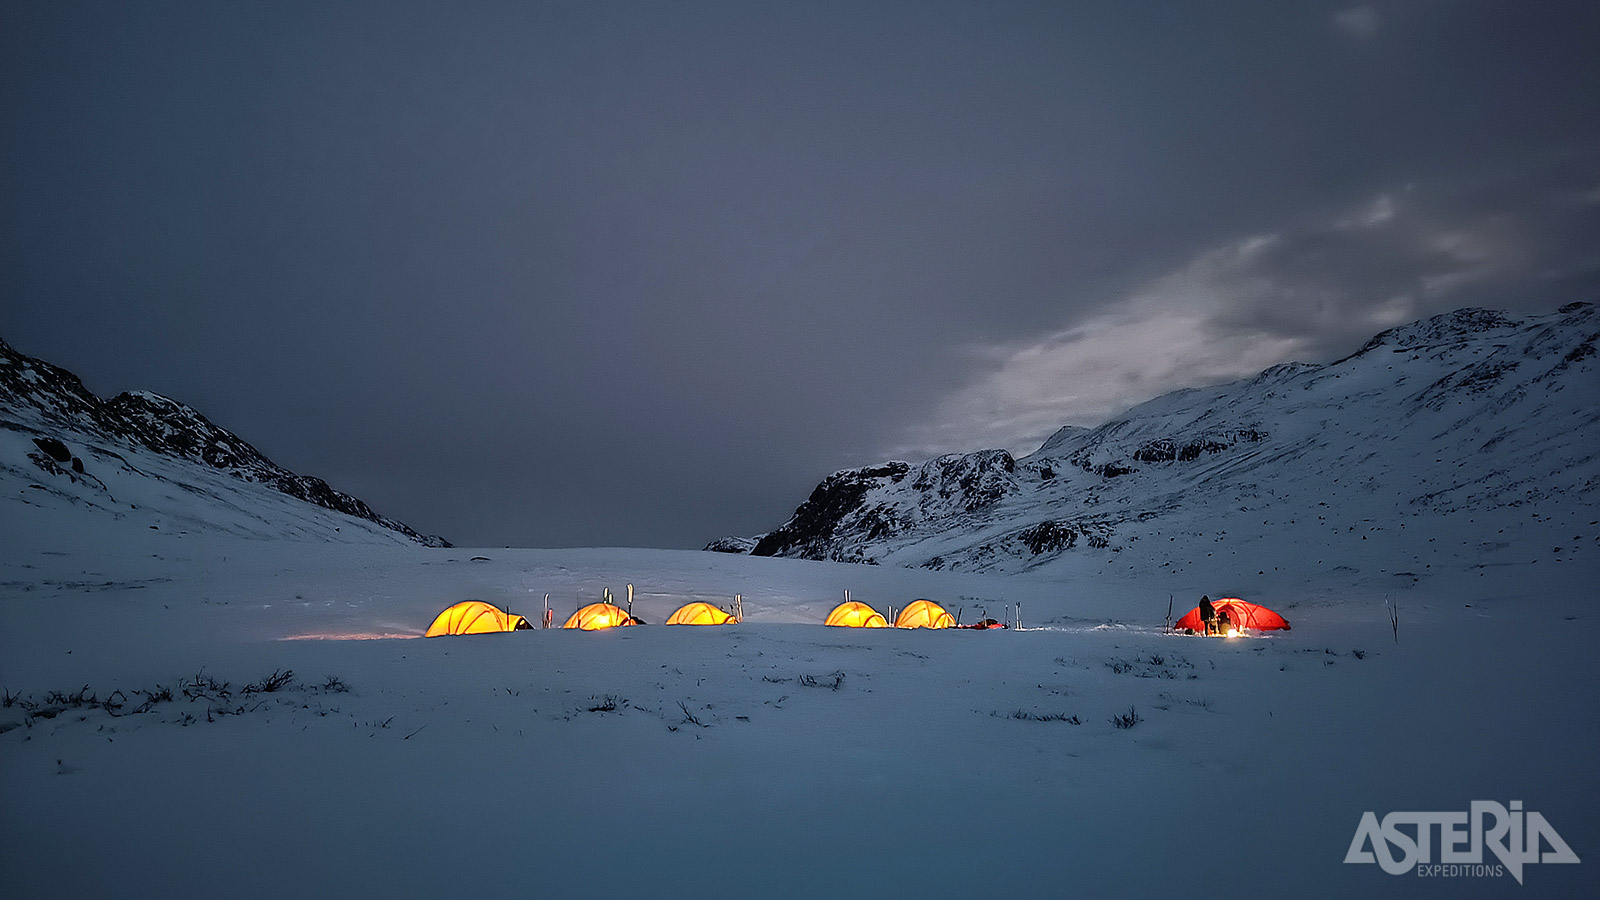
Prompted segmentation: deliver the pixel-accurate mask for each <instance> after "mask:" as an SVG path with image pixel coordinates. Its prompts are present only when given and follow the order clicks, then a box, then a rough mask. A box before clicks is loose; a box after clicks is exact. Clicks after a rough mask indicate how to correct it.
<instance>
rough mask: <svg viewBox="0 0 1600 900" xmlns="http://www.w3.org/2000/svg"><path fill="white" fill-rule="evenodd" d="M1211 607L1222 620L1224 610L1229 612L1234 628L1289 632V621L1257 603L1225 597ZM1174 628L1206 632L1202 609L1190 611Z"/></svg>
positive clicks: (1212, 602) (1213, 602) (1196, 608)
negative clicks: (1201, 615) (1201, 614)
mask: <svg viewBox="0 0 1600 900" xmlns="http://www.w3.org/2000/svg"><path fill="white" fill-rule="evenodd" d="M1211 605H1212V606H1214V607H1216V609H1217V617H1218V618H1221V616H1222V611H1223V610H1227V611H1228V618H1229V619H1231V620H1232V621H1233V627H1235V628H1238V629H1241V630H1243V629H1250V630H1252V631H1288V630H1289V620H1288V619H1285V618H1284V617H1283V616H1280V615H1278V614H1277V613H1275V612H1273V611H1272V610H1270V609H1267V608H1266V607H1265V606H1260V605H1258V604H1255V603H1246V602H1245V601H1243V600H1240V599H1239V598H1238V597H1223V598H1222V599H1220V600H1213V601H1211ZM1172 627H1173V628H1175V629H1177V630H1179V631H1182V630H1184V629H1185V628H1187V629H1189V630H1190V631H1198V632H1203V631H1205V630H1206V629H1205V623H1203V622H1201V621H1200V607H1198V606H1196V607H1195V608H1194V609H1191V610H1189V612H1188V613H1186V614H1185V615H1184V617H1183V618H1181V619H1179V620H1178V621H1177V624H1175V625H1173V626H1172Z"/></svg>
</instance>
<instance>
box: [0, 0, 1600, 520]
mask: <svg viewBox="0 0 1600 900" xmlns="http://www.w3.org/2000/svg"><path fill="white" fill-rule="evenodd" d="M0 9H3V19H0V202H3V204H4V208H3V211H4V215H3V219H0V338H4V339H5V340H6V341H8V342H9V343H11V344H12V345H13V346H14V347H16V348H17V349H18V350H20V351H22V352H24V353H28V354H30V355H34V356H39V357H43V358H45V359H47V360H49V361H52V362H55V363H57V364H59V365H63V366H66V367H67V368H69V369H72V370H73V371H75V372H77V373H78V374H79V375H81V376H82V377H83V378H84V380H85V381H86V382H87V384H88V386H89V387H90V388H91V389H92V390H94V391H96V392H98V393H100V394H103V395H104V394H113V393H116V392H118V391H122V390H132V389H141V388H143V389H149V390H154V391H157V392H160V393H163V394H167V395H169V396H172V397H175V398H177V399H180V400H183V401H185V402H188V403H190V404H191V405H193V406H195V407H197V408H198V409H200V410H201V411H202V412H204V413H206V414H207V415H208V416H210V417H211V418H212V419H213V420H215V421H216V422H218V423H219V424H221V425H223V426H225V427H227V428H230V429H232V430H234V431H236V432H238V433H239V434H240V435H241V436H242V437H244V438H245V439H246V440H248V441H250V442H251V443H253V444H255V445H256V446H257V447H259V448H260V449H261V450H262V451H263V452H265V453H266V454H267V455H268V456H270V457H272V458H273V459H274V460H276V461H277V462H279V463H280V464H283V465H285V466H288V467H289V468H292V469H294V470H296V471H300V472H305V473H309V474H315V475H320V476H322V477H325V478H327V479H328V480H329V481H331V482H332V483H333V484H334V485H335V486H336V487H339V488H342V489H344V490H347V491H350V492H352V493H354V494H356V495H358V496H360V497H362V498H364V499H366V500H368V501H369V502H370V503H372V504H373V505H374V506H375V507H376V508H377V509H379V510H380V511H381V512H384V513H387V514H389V515H393V516H395V517H397V518H400V519H402V520H404V521H406V522H408V523H409V524H411V525H413V526H415V527H417V528H419V529H422V530H424V531H430V532H437V533H439V534H443V535H444V536H446V537H447V538H449V539H451V540H453V541H455V542H456V543H458V544H478V545H490V546H492V545H502V544H510V545H526V546H573V545H642V546H663V547H698V546H700V545H702V544H704V543H705V542H706V541H707V540H709V539H711V538H714V537H718V536H721V535H725V534H751V533H756V532H760V531H764V530H767V529H770V528H772V527H775V526H777V525H778V524H781V523H782V522H783V521H784V520H785V519H786V518H787V517H788V515H789V513H790V512H791V511H792V510H793V508H794V506H795V505H796V504H798V503H799V502H800V501H801V500H803V499H804V498H805V496H806V494H807V493H808V492H809V491H810V489H811V488H812V487H813V486H814V485H815V483H816V482H817V481H818V480H819V479H820V478H821V477H823V476H825V475H826V474H828V473H829V472H830V471H833V470H835V469H838V468H842V467H846V466H853V465H862V464H868V463H872V462H876V461H879V460H881V459H884V458H888V457H911V458H916V457H920V456H926V455H931V454H933V453H936V452H942V451H947V450H975V449H979V448H983V447H990V446H1003V447H1007V448H1010V449H1012V450H1014V451H1016V452H1026V451H1027V450H1031V449H1033V448H1034V447H1036V446H1037V445H1038V442H1039V441H1040V440H1041V439H1042V438H1043V437H1044V436H1046V435H1047V434H1048V433H1049V432H1051V431H1052V430H1054V429H1055V428H1056V427H1057V426H1059V425H1062V424H1066V423H1072V424H1081V425H1092V424H1096V423H1098V422H1101V421H1104V420H1105V419H1106V418H1107V417H1108V416H1109V415H1111V414H1113V413H1115V412H1117V411H1119V410H1121V409H1124V408H1126V407H1127V406H1129V405H1131V404H1133V403H1135V402H1138V401H1141V400H1145V399H1148V398H1150V397H1153V396H1156V395H1158V394H1160V393H1163V392H1165V391H1167V390H1170V389H1172V388H1176V387H1183V386H1188V385H1192V384H1196V383H1207V382H1214V381H1220V380H1226V379H1229V378H1233V377H1237V376H1242V375H1248V374H1252V373H1254V372H1256V371H1258V370H1260V369H1262V368H1264V367H1266V366H1268V365H1272V364H1274V363H1278V362H1283V361H1287V360H1291V359H1298V360H1303V361H1308V362H1326V361H1328V360H1331V359H1333V358H1336V357H1338V356H1341V355H1344V354H1346V353H1349V352H1350V351H1352V350H1354V349H1355V348H1356V347H1357V346H1359V345H1360V344H1361V343H1362V342H1363V341H1364V340H1365V339H1366V338H1368V337H1370V336H1371V335H1372V334H1374V333H1376V332H1377V331H1379V330H1381V329H1383V328H1385V327H1388V326H1390V325H1393V324H1398V323H1400V322H1404V321H1409V320H1411V319H1414V318H1418V317H1421V316H1425V315H1430V314H1433V313H1438V312H1443V311H1447V310H1450V309H1454V308H1457V307H1461V306H1468V305H1481V306H1489V307H1494V308H1500V309H1508V310H1513V311H1521V312H1546V311H1550V310H1553V309H1554V308H1555V307H1556V306H1558V305H1560V304H1561V303H1564V302H1567V301H1570V300H1576V299H1588V300H1595V299H1600V63H1597V62H1596V59H1597V57H1596V49H1595V48H1596V47H1597V46H1600V4H1596V3H1594V2H1593V0H1587V2H1573V3H1560V2H1541V3H1538V4H1532V5H1530V4H1521V3H1510V2H1504V3H1477V2H1470V0H1431V2H1424V0H1419V2H1397V3H1381V2H1378V3H1372V4H1368V5H1355V6H1353V5H1350V4H1340V3H1332V4H1327V3H1315V2H1312V3H1293V2H1268V0H1263V2H1254V3H1169V2H1151V3H1142V2H1130V0H1113V2H1106V3H1090V2H1070V3H1054V2H1038V3H1001V2H974V3H932V2H916V3H903V4H902V3H875V2H863V0H851V2H842V3H819V2H809V0H808V2H795V3H749V2H729V3H699V2H692V3H669V2H643V3H637V4H634V3H619V2H572V3H540V2H532V0H529V2H508V3H463V2H448V3H446V2H437V3H404V2H399V0H384V2H375V3H357V2H344V0H341V2H333V3H329V2H322V0H318V2H308V3H293V2H283V0H274V2H270V3H268V2H261V3H225V2H198V3H166V2H151V0H140V2H137V3H127V2H115V3H72V2H58V0H51V2H44V0H36V2H26V3H15V2H4V3H3V4H0Z"/></svg>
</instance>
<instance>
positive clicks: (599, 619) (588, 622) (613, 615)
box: [561, 603, 633, 631]
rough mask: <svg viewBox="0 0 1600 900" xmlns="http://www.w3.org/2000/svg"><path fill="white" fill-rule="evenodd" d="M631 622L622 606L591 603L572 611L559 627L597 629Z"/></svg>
mask: <svg viewBox="0 0 1600 900" xmlns="http://www.w3.org/2000/svg"><path fill="white" fill-rule="evenodd" d="M632 624H633V618H632V617H630V616H629V615H628V613H627V612H626V611H625V610H623V608H622V607H620V606H612V605H611V604H609V603H591V604H589V605H588V606H585V607H584V608H582V609H580V610H578V611H577V612H575V613H573V614H572V616H571V617H570V618H568V619H567V621H566V624H564V625H562V626H561V627H562V628H578V629H581V630H583V631H597V630H599V629H601V628H615V627H617V626H619V625H632Z"/></svg>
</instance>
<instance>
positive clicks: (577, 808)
mask: <svg viewBox="0 0 1600 900" xmlns="http://www.w3.org/2000/svg"><path fill="white" fill-rule="evenodd" d="M1597 337H1600V315H1597V313H1596V309H1595V307H1593V306H1591V305H1588V304H1574V305H1571V306H1568V307H1563V309H1562V310H1561V311H1559V312H1557V313H1553V314H1550V315H1546V316H1537V317H1532V318H1528V319H1520V320H1519V319H1512V318H1508V317H1506V316H1503V315H1500V314H1495V313H1487V312H1483V311H1462V312H1459V313H1456V314H1452V315H1450V316H1444V317H1439V318H1436V319H1432V320H1427V321H1424V322H1419V323H1415V324H1413V325H1409V326H1404V327H1401V328H1398V329H1395V330H1392V331H1389V332H1385V333H1384V334H1382V335H1379V336H1378V337H1377V338H1375V339H1374V340H1373V341H1372V342H1371V343H1370V344H1368V345H1367V346H1366V347H1365V348H1363V349H1362V350H1361V351H1360V352H1358V353H1356V354H1354V355H1352V356H1351V357H1349V358H1347V359H1344V360H1341V361H1339V362H1336V363H1332V364H1329V365H1326V366H1289V367H1280V368H1276V369H1273V370H1269V371H1268V372H1266V373H1263V374H1262V375H1261V376H1259V377H1257V378H1255V379H1251V380H1249V381H1245V382H1240V383H1235V384H1231V385H1221V386H1216V387H1211V388H1201V389H1196V390H1193V391H1185V392H1180V393H1178V394H1173V395H1169V396H1166V397H1162V398H1159V399H1157V400H1154V401H1151V402H1150V403H1147V404H1144V405H1142V406H1140V407H1137V408H1136V409H1133V410H1130V411H1129V412H1128V413H1127V414H1126V415H1124V416H1122V417H1119V418H1118V419H1116V420H1115V421H1113V422H1110V423H1108V424H1106V425H1103V426H1100V427H1098V428H1094V429H1073V428H1068V429H1063V430H1062V431H1061V432H1060V433H1058V434H1056V435H1055V436H1054V437H1052V438H1051V439H1050V440H1049V441H1048V442H1046V443H1045V445H1044V446H1043V447H1042V448H1041V449H1040V450H1038V451H1037V452H1035V453H1033V454H1031V455H1028V456H1025V457H1022V458H1020V459H1017V458H1013V457H1012V456H1011V455H1010V454H1008V453H1006V452H1005V451H998V450H991V451H984V452H981V453H975V454H968V455H956V456H947V457H942V458H940V459H937V460H933V461H929V462H926V463H922V464H908V463H886V464H884V465H881V466H874V467H869V468H865V469H858V470H851V471H848V472H842V473H837V474H835V475H833V476H831V477H830V478H829V479H828V480H827V481H825V482H824V483H823V484H822V485H821V486H819V487H818V489H817V491H816V492H815V493H814V494H813V495H812V497H811V498H810V500H808V501H807V503H806V504H805V505H802V506H801V507H800V509H799V510H797V512H796V515H795V517H794V518H793V519H792V520H791V521H790V522H789V523H787V524H786V525H784V526H782V527H781V528H779V529H777V530H776V531H773V532H771V533H770V534H768V535H765V536H763V537H762V538H760V539H759V540H755V541H752V540H744V541H738V540H733V541H729V542H728V543H727V544H725V545H724V547H723V548H722V549H725V550H732V551H742V552H720V553H709V552H695V551H663V550H639V549H582V550H533V549H460V548H450V547H446V546H438V544H439V543H442V542H440V541H438V540H436V539H430V538H426V537H424V536H422V535H420V534H419V533H417V532H415V531H412V530H411V529H409V528H407V527H405V526H402V525H399V523H395V522H392V521H390V520H387V519H384V518H383V517H381V516H378V515H377V514H376V513H372V512H371V510H370V508H368V507H367V506H366V504H364V503H361V501H359V500H355V498H350V497H347V496H346V495H339V494H337V492H332V489H331V488H327V486H326V485H325V484H323V485H322V488H321V489H318V488H315V487H314V485H311V486H310V487H305V485H307V484H308V482H302V481H295V479H299V478H301V477H302V476H294V475H292V473H287V472H285V471H283V470H281V469H278V468H277V467H276V466H273V465H272V464H271V463H269V462H267V461H266V460H265V459H264V458H263V457H261V456H260V454H259V453H256V452H255V451H254V450H252V449H250V448H249V445H248V444H246V443H245V442H244V441H243V440H242V439H240V438H238V437H237V436H234V435H231V434H229V433H227V432H225V431H223V430H222V429H220V428H217V427H216V426H214V425H211V424H210V423H209V422H207V421H206V420H205V419H204V417H203V416H201V415H200V414H199V413H196V412H194V411H192V410H188V409H187V408H186V407H182V406H181V405H178V404H175V403H174V402H172V401H167V400H165V399H163V398H158V397H155V396H153V395H129V396H127V398H126V399H124V398H117V399H116V400H113V401H99V400H97V399H96V398H93V396H92V395H90V394H88V392H87V391H83V390H82V386H81V384H75V382H76V379H72V378H70V375H67V374H66V373H64V372H63V371H62V370H58V369H54V367H49V366H48V364H44V363H41V362H40V361H37V360H29V359H27V358H26V357H21V356H20V354H15V353H14V352H12V351H10V350H9V349H6V350H5V353H6V355H5V356H4V358H3V359H0V362H3V363H4V366H3V367H0V545H3V547H4V553H3V555H0V689H3V691H4V694H3V703H0V872H3V873H4V880H5V883H6V892H7V895H8V896H18V897H28V898H46V897H62V898H66V897H74V898H77V897H91V896H108V897H109V896H115V897H161V898H187V897H263V898H265V897H274V898H276V897H323V896H352V895H354V896H380V897H417V898H425V897H469V896H470V897H528V896H538V897H640V896H695V897H699V898H721V897H727V898H746V897H752V896H755V897H774V898H776V897H795V898H802V897H805V898H811V897H829V898H842V897H890V896H906V895H915V896H927V897H977V896H1006V897H1027V898H1033V897H1040V898H1045V897H1050V898H1054V897H1063V896H1079V895H1081V896H1091V897H1120V896H1129V897H1149V896H1171V897H1217V898H1222V897H1228V898H1232V897H1239V896H1245V897H1252V896H1262V897H1269V896H1286V897H1347V896H1351V895H1353V894H1356V895H1361V896H1375V897H1376V896H1384V897H1387V896H1395V897H1400V896H1418V895H1421V896H1438V897H1450V898H1456V897H1491V896H1506V895H1508V894H1510V895H1517V896H1522V895H1526V896H1530V897H1542V896H1563V897H1567V896H1572V897H1575V896H1587V895H1588V894H1589V893H1591V892H1592V885H1593V882H1594V878H1593V873H1592V866H1594V865H1595V864H1596V857H1595V854H1596V852H1597V851H1600V817H1597V815H1596V812H1595V810H1596V809H1597V808H1600V776H1597V775H1596V774H1595V772H1594V768H1593V766H1592V764H1591V762H1590V757H1591V756H1592V754H1593V747H1594V746H1596V745H1597V744H1600V692H1597V689H1596V680H1595V674H1596V672H1600V650H1597V649H1596V644H1595V642H1594V640H1593V636H1592V635H1591V634H1590V633H1589V628H1591V627H1594V625H1595V619H1596V606H1595V604H1596V600H1597V597H1596V587H1595V586H1596V584H1597V583H1600V581H1597V575H1600V565H1597V560H1600V543H1597V540H1600V526H1597V525H1596V522H1597V521H1600V492H1597V485H1600V470H1597V461H1596V447H1597V446H1600V426H1597V424H1596V423H1597V420H1600V390H1597V387H1600V379H1597V377H1596V374H1597V366H1600V360H1597V359H1596V357H1595V353H1594V348H1595V341H1596V339H1597ZM29 372H32V373H33V374H32V375H29V374H27V373H29ZM51 441H54V442H55V443H51ZM58 444H59V445H60V448H59V449H58V448H57V445H58ZM74 460H77V461H78V463H77V464H75V463H74ZM80 469H81V471H80ZM295 484H300V485H302V487H303V488H304V489H303V490H302V489H300V488H295V487H293V485H295ZM315 484H320V482H315ZM286 485H288V487H286ZM322 489H326V490H327V491H328V492H330V494H324V493H323V490H322ZM297 490H298V491H300V492H299V493H297ZM303 494H311V495H313V496H302V495H303ZM330 496H335V497H336V499H333V500H331V501H329V502H322V503H321V505H317V504H318V501H319V498H320V500H323V501H328V498H329V497H330ZM337 498H343V499H337ZM752 550H753V553H752V552H749V551H752ZM868 561H870V562H875V563H878V564H877V565H859V564H855V563H860V562H868ZM629 584H632V585H633V586H634V587H635V588H636V601H635V607H634V611H635V612H636V613H637V614H638V615H639V616H640V618H642V619H643V620H645V621H646V622H649V623H660V622H662V621H664V620H665V618H666V616H667V615H668V614H669V613H670V612H671V611H672V610H673V609H675V608H676V607H677V606H679V605H680V604H682V603H684V602H687V601H689V600H695V599H703V600H707V601H709V602H713V603H717V604H723V603H726V602H727V601H729V600H731V598H732V597H733V596H734V595H735V594H741V595H742V596H743V601H744V609H745V613H746V615H745V621H744V622H742V623H740V624H737V625H729V626H721V627H706V628H694V627H670V628H668V627H659V626H658V625H654V624H652V625H650V626H648V627H631V628H616V629H610V630H606V631H600V632H576V631H565V630H560V629H552V630H543V629H534V630H530V631H518V632H510V633H505V634H488V635H471V636H463V637H447V638H432V639H420V635H421V634H422V632H423V630H424V629H425V628H426V627H427V625H428V623H429V622H430V620H431V619H432V617H433V616H434V615H435V614H437V613H438V612H439V611H440V610H441V609H443V608H445V607H446V606H449V605H451V604H453V603H456V602H459V601H462V600H468V599H479V600H484V601H487V602H489V603H492V604H494V605H495V606H497V607H502V608H506V609H509V610H510V611H512V612H514V613H519V614H523V615H527V616H528V617H529V618H530V619H532V620H535V621H537V618H538V614H539V613H540V611H541V610H542V607H543V605H544V603H545V602H546V601H545V597H546V596H548V598H549V601H548V602H549V603H550V605H551V606H552V607H553V608H554V609H556V610H557V611H558V613H559V614H560V615H563V616H564V615H565V614H566V613H568V612H570V611H571V610H573V609H574V608H576V607H577V606H578V605H580V604H583V603H587V602H591V601H593V600H597V599H599V597H600V595H601V592H602V591H603V590H605V589H607V588H610V589H611V590H612V591H614V592H618V593H619V594H620V592H621V591H622V590H623V589H624V588H625V586H626V585H629ZM845 590H849V591H851V594H852V596H853V597H854V598H855V599H857V600H861V601H864V602H867V603H869V604H871V605H873V606H874V607H876V608H878V609H885V608H887V607H888V606H891V605H893V606H903V605H905V604H906V603H907V602H908V601H910V600H912V599H913V598H917V597H928V598H932V599H935V600H938V601H939V602H940V603H943V604H944V605H946V606H947V607H948V608H950V609H951V610H952V611H955V610H963V611H964V612H965V615H966V616H967V618H968V620H969V621H970V619H971V618H972V617H973V616H974V615H978V614H988V615H991V616H995V617H997V618H998V617H1005V618H1010V619H1012V620H1013V621H1015V617H1016V615H1017V614H1018V611H1020V616H1021V620H1022V621H1021V624H1022V626H1023V627H1021V628H1012V629H1003V630H994V631H983V632H973V631H958V630H953V629H947V630H941V631H929V630H917V631H909V630H907V631H902V630H897V629H892V628H886V629H838V628H824V627H822V626H821V625H820V624H819V623H820V622H821V621H822V620H823V618H824V617H825V616H826V615H827V613H828V611H829V609H830V608H832V607H833V605H834V604H836V603H837V602H838V601H839V599H840V598H841V597H842V592H843V591H845ZM1202 593H1206V594H1209V595H1210V596H1212V597H1216V596H1218V595H1230V596H1240V597H1244V598H1246V599H1250V600H1254V601H1257V602H1260V603H1263V604H1266V605H1268V606H1270V607H1272V608H1273V609H1276V610H1278V611H1279V612H1281V613H1283V615H1284V616H1286V617H1287V618H1288V619H1289V620H1290V621H1292V623H1293V629H1292V630H1291V631H1288V632H1274V633H1270V634H1255V635H1249V636H1246V637H1241V638H1237V639H1207V638H1202V637H1195V636H1186V635H1176V634H1168V633H1164V624H1165V621H1166V618H1167V615H1168V611H1169V608H1170V610H1171V614H1172V615H1173V616H1174V617H1176V616H1177V615H1181V614H1182V613H1183V612H1185V611H1187V610H1188V609H1189V608H1190V607H1191V606H1193V605H1194V602H1195V601H1196V600H1197V599H1198V597H1199V596H1200V595H1201V594H1202ZM558 621H559V619H558ZM1474 800H1495V801H1498V802H1501V803H1508V802H1509V801H1521V802H1523V803H1525V804H1526V808H1527V809H1528V810H1536V811H1538V812H1539V813H1541V814H1542V815H1543V816H1544V817H1545V818H1546V820H1547V821H1548V822H1549V823H1550V824H1551V825H1552V826H1553V827H1554V828H1555V829H1557V830H1558V831H1559V833H1560V835H1561V837H1562V838H1564V840H1565V842H1566V843H1567V844H1568V845H1570V848H1571V850H1572V851H1574V853H1575V854H1576V856H1577V857H1579V858H1580V859H1581V860H1582V862H1580V863H1578V864H1576V865H1571V864H1566V865H1563V864H1545V863H1540V864H1529V865H1526V866H1524V867H1523V868H1522V869H1521V870H1520V872H1519V873H1518V875H1519V876H1520V878H1519V877H1514V876H1513V875H1512V874H1511V873H1509V872H1505V871H1502V872H1501V873H1500V874H1498V875H1492V876H1488V877H1430V876H1426V874H1425V873H1426V870H1423V869H1418V870H1416V871H1410V872H1408V873H1407V874H1404V875H1390V874H1386V873H1384V872H1383V871H1382V870H1381V869H1380V868H1379V867H1378V866H1377V865H1370V864H1347V863H1346V862H1345V859H1346V856H1347V852H1348V851H1349V850H1350V849H1351V842H1352V836H1353V835H1354V834H1355V832H1356V828H1357V825H1358V823H1359V822H1360V821H1361V818H1362V815H1363V813H1365V812H1368V811H1375V812H1376V814H1377V816H1378V817H1380V818H1381V817H1382V816H1383V815H1384V814H1385V813H1386V812H1387V811H1392V810H1441V811H1450V810H1466V809H1467V808H1468V805H1469V804H1470V803H1471V802H1472V801H1474ZM1435 861H1437V860H1435ZM1488 862H1489V863H1490V864H1493V863H1494V862H1495V860H1494V859H1493V858H1490V859H1488ZM1519 881H1520V882H1521V884H1520V885H1519V883H1518V882H1519ZM1586 885H1587V886H1588V887H1585V886H1586Z"/></svg>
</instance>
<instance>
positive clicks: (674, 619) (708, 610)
mask: <svg viewBox="0 0 1600 900" xmlns="http://www.w3.org/2000/svg"><path fill="white" fill-rule="evenodd" d="M738 621H739V620H738V619H737V618H735V617H734V615H733V613H730V612H726V611H724V610H720V609H717V608H716V607H715V606H712V605H711V604H709V603H705V602H702V601H699V600H696V601H695V602H693V603H686V604H684V605H683V606H682V607H680V608H679V609H678V611H677V612H675V613H673V614H672V615H671V616H670V617H669V618H668V619H667V624H668V625H728V624H731V623H737V622H738Z"/></svg>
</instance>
